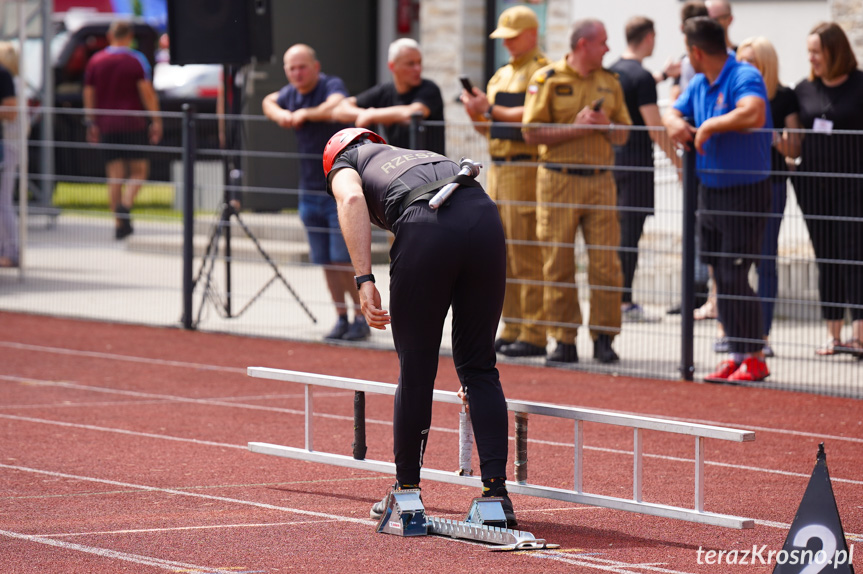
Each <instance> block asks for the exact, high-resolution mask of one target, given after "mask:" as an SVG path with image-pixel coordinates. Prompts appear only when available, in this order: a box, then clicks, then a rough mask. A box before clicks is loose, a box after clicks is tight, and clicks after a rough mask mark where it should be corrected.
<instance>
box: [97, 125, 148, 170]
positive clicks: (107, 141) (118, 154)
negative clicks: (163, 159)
mask: <svg viewBox="0 0 863 574" xmlns="http://www.w3.org/2000/svg"><path fill="white" fill-rule="evenodd" d="M101 143H102V144H103V145H106V146H112V147H110V148H105V149H103V157H104V159H105V163H108V162H111V161H114V160H118V159H122V160H136V159H150V152H148V151H147V150H144V149H141V148H142V147H143V146H149V145H150V137H149V134H148V132H147V130H141V131H135V132H114V133H109V134H102V141H101ZM129 148H132V149H129Z"/></svg>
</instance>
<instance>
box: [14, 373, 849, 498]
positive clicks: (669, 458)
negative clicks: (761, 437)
mask: <svg viewBox="0 0 863 574" xmlns="http://www.w3.org/2000/svg"><path fill="white" fill-rule="evenodd" d="M3 378H6V379H12V377H2V376H0V379H3ZM22 380H24V379H22ZM29 382H31V383H33V384H39V385H45V386H57V387H62V388H68V389H74V390H81V391H90V392H97V393H108V394H118V395H125V396H133V397H139V398H142V399H152V400H161V401H176V402H184V403H194V404H205V405H213V406H222V407H228V408H237V409H250V410H259V411H268V412H279V413H285V414H292V415H305V411H304V410H301V409H287V408H281V407H268V406H264V405H249V404H244V403H235V402H226V401H224V400H218V399H193V398H188V397H182V396H178V395H165V394H158V393H144V392H141V391H127V390H120V389H112V388H110V387H96V386H90V385H81V384H78V383H69V382H63V381H39V380H29ZM315 396H317V394H316V395H315ZM13 416H14V415H2V414H0V418H9V417H13ZM315 416H316V417H321V418H328V419H333V420H341V421H353V420H354V419H353V417H352V416H347V415H334V414H327V413H321V412H316V413H315ZM38 420H39V419H34V421H38ZM366 424H379V425H384V426H392V421H384V420H378V419H368V418H367V419H366ZM432 430H434V431H435V432H446V433H457V432H458V429H450V428H442V427H438V426H433V427H432ZM510 440H514V439H513V437H510ZM528 443H532V444H542V445H547V446H556V447H564V448H573V445H572V443H566V442H560V441H546V440H541V439H528ZM584 449H585V450H592V451H596V452H607V453H611V454H622V455H627V456H633V452H632V451H630V450H624V449H614V448H606V447H596V446H587V445H585V446H584ZM642 456H643V457H644V458H651V459H656V460H666V461H671V462H683V463H694V462H695V459H692V458H686V457H676V456H670V455H661V454H650V453H643V454H642ZM705 464H706V465H707V466H716V467H720V468H730V469H736V470H747V471H751V472H762V473H767V474H778V475H781V476H789V477H794V478H807V479H808V478H809V476H810V475H809V474H806V473H800V472H792V471H786V470H775V469H769V468H760V467H755V466H747V465H738V464H731V463H724V462H716V461H709V460H708V461H705ZM831 480H833V481H834V482H841V483H845V484H853V485H858V486H859V485H863V480H854V479H850V478H841V477H831Z"/></svg>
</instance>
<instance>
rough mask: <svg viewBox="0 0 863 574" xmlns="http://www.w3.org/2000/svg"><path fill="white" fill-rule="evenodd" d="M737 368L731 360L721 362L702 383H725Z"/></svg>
mask: <svg viewBox="0 0 863 574" xmlns="http://www.w3.org/2000/svg"><path fill="white" fill-rule="evenodd" d="M738 366H739V365H738V364H737V363H735V362H734V361H732V360H731V359H727V360H725V361H722V362H721V363H719V365H718V366H717V367H716V370H715V371H713V372H712V373H710V374H709V375H707V376H706V377H704V381H705V382H707V383H725V382H727V381H728V377H730V376H731V375H732V373H734V371H736V370H737V368H738Z"/></svg>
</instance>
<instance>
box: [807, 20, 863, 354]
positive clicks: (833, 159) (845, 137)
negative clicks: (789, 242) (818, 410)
mask: <svg viewBox="0 0 863 574" xmlns="http://www.w3.org/2000/svg"><path fill="white" fill-rule="evenodd" d="M806 45H807V48H808V50H809V63H810V65H811V72H810V74H809V78H808V79H806V80H803V81H802V82H800V83H799V84H797V87H796V88H795V90H794V91H795V92H796V93H797V99H798V101H799V102H800V120H801V122H802V123H803V127H804V128H806V129H807V130H813V131H812V132H807V133H806V135H805V136H804V138H803V143H802V149H801V164H800V166H799V175H798V176H797V177H796V178H795V179H794V190H795V192H796V194H797V202H798V203H799V204H800V209H801V211H802V212H803V215H804V217H805V220H806V226H807V228H808V229H809V236H810V238H811V240H812V247H813V248H814V249H815V257H816V259H817V262H818V292H819V295H820V299H821V317H822V318H823V319H824V321H825V322H826V325H827V332H828V334H829V339H828V340H827V342H826V343H825V344H824V345H823V346H821V347H819V348H818V349H817V350H816V353H817V354H819V355H833V354H835V353H851V354H854V355H857V356H858V357H863V343H861V341H863V265H861V262H863V180H861V179H860V178H859V174H860V169H861V165H863V139H861V136H860V135H859V134H843V133H834V132H835V131H836V130H857V131H859V130H863V72H861V71H860V70H858V69H857V59H856V58H855V57H854V52H853V50H852V49H851V45H850V43H849V42H848V37H847V36H846V35H845V32H843V31H842V28H841V27H840V26H839V25H838V24H836V23H834V22H826V23H821V24H818V25H817V26H815V27H814V28H813V29H812V32H811V33H810V35H809V37H808V38H807V39H806ZM847 174H855V176H856V177H850V178H849V177H843V176H844V175H847ZM846 308H847V309H850V312H851V321H852V327H851V328H852V334H851V338H850V339H849V340H847V341H844V342H843V341H842V325H843V323H844V319H845V313H846Z"/></svg>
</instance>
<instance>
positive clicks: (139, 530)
mask: <svg viewBox="0 0 863 574" xmlns="http://www.w3.org/2000/svg"><path fill="white" fill-rule="evenodd" d="M127 492H128V491H127ZM325 522H335V520H297V521H296V522H269V523H267V522H262V523H256V524H208V525H202V526H174V527H170V528H137V529H133V530H102V531H98V532H64V533H57V534H42V536H44V537H45V538H70V537H72V536H102V535H113V534H144V533H150V532H174V531H182V530H216V529H219V528H269V527H272V526H297V525H301V524H322V523H325Z"/></svg>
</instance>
